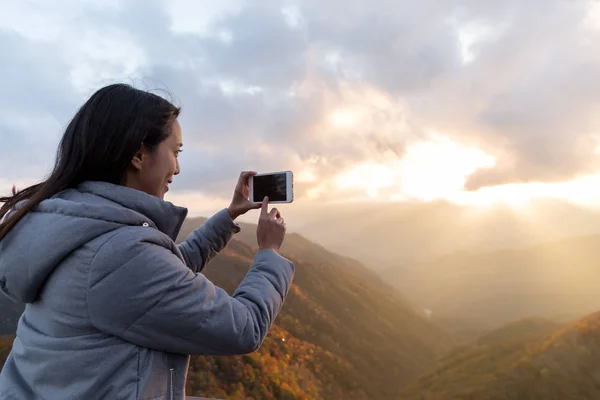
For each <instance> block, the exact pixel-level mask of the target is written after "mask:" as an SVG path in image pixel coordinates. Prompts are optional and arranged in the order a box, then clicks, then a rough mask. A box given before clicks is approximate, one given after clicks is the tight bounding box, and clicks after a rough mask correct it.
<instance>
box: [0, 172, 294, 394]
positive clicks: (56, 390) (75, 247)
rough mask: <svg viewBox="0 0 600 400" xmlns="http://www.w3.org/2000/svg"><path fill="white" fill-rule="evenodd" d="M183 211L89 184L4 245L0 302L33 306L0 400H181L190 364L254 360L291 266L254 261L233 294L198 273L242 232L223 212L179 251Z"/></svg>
mask: <svg viewBox="0 0 600 400" xmlns="http://www.w3.org/2000/svg"><path fill="white" fill-rule="evenodd" d="M186 215H187V210H186V209H185V208H181V207H176V206H174V205H173V204H171V203H169V202H166V201H163V200H160V199H158V198H156V197H153V196H150V195H148V194H146V193H142V192H140V191H137V190H134V189H130V188H126V187H123V186H118V185H112V184H109V183H104V182H85V183H83V184H81V185H80V186H79V187H77V188H76V189H68V190H65V191H63V192H61V193H59V194H58V195H56V196H54V197H53V198H51V199H48V200H45V201H43V202H42V203H40V204H39V205H38V206H37V207H36V208H35V209H34V211H32V212H30V213H28V214H27V215H26V216H25V217H24V218H23V219H22V220H21V221H20V222H19V223H18V224H17V225H16V226H15V228H13V229H12V231H11V232H10V233H9V234H8V235H7V236H6V237H5V238H4V239H3V240H2V241H0V290H1V291H2V292H4V293H5V294H6V295H8V296H9V297H11V298H13V299H15V300H17V301H21V302H25V303H27V305H26V308H25V312H24V314H23V315H22V317H21V319H20V320H19V325H18V328H17V337H16V339H15V342H14V345H13V349H12V351H11V353H10V354H9V356H8V359H7V361H6V364H5V366H4V368H3V369H2V372H1V373H0V399H19V400H22V399H60V400H66V399H183V398H184V397H185V389H184V388H185V379H186V374H187V368H188V363H189V354H218V355H231V354H243V353H249V352H253V351H255V350H256V349H258V348H259V347H260V345H261V343H262V341H263V339H264V338H265V335H266V334H267V331H268V330H269V327H270V326H271V324H272V323H273V321H274V319H275V318H276V316H277V314H278V313H279V312H280V310H281V308H282V306H283V302H284V299H285V297H286V295H287V293H288V291H289V289H290V285H291V282H292V278H293V275H294V265H293V264H292V263H291V262H290V261H288V260H287V259H285V258H283V257H281V256H280V255H278V254H277V253H275V252H274V251H271V250H262V251H259V252H258V253H257V254H256V256H255V258H254V262H253V263H252V265H251V267H250V270H249V272H248V274H247V275H246V277H245V278H244V280H243V281H242V283H241V284H240V285H239V287H238V288H237V290H236V291H235V293H233V295H232V296H229V295H228V294H227V293H226V292H225V291H223V290H222V289H220V288H218V287H216V286H215V285H213V284H212V283H211V282H210V281H209V280H208V279H207V278H206V277H205V276H204V275H203V274H201V273H200V271H201V270H202V268H204V266H205V265H206V264H207V263H208V262H209V261H210V260H211V258H213V257H214V256H215V255H216V254H217V253H218V252H219V251H220V250H222V249H223V248H224V247H225V245H226V244H227V243H228V241H229V240H230V239H231V237H232V236H233V234H234V233H236V232H238V231H239V227H238V226H237V225H236V224H234V223H233V221H232V220H231V217H230V216H229V213H227V211H226V210H222V211H220V212H218V213H217V214H215V215H214V216H213V217H212V218H210V219H209V220H208V221H207V222H206V223H205V224H204V225H203V226H202V227H200V228H199V229H197V230H196V231H194V232H193V233H191V234H190V236H189V237H188V238H187V240H186V241H185V242H183V243H181V244H180V245H176V244H175V243H174V240H175V238H176V236H177V234H178V232H179V229H180V228H181V225H182V223H183V220H184V219H185V217H186Z"/></svg>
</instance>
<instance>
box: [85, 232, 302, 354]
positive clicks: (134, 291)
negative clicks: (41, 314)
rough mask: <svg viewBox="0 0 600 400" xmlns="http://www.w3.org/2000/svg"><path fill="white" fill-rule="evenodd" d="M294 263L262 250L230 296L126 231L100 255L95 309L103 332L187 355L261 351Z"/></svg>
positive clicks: (91, 305)
mask: <svg viewBox="0 0 600 400" xmlns="http://www.w3.org/2000/svg"><path fill="white" fill-rule="evenodd" d="M293 275H294V265H293V263H291V262H290V261H288V260H287V259H285V258H284V257H282V256H280V255H279V254H277V253H276V252H274V251H272V250H261V251H259V252H258V253H257V254H256V256H255V258H254V261H253V262H252V265H251V266H250V269H249V271H248V273H247V274H246V276H245V278H244V280H243V281H242V282H241V283H240V285H239V287H238V288H237V289H236V290H235V292H234V293H233V295H232V296H229V295H228V294H227V292H225V291H224V290H223V289H221V288H218V287H216V286H215V285H214V284H213V283H212V282H211V281H209V280H208V279H207V278H206V277H205V276H204V275H203V274H201V273H193V272H192V271H191V270H190V269H189V268H188V267H187V266H186V265H185V264H184V263H183V262H182V261H181V259H180V258H178V257H177V256H176V255H175V254H174V253H173V252H171V251H169V250H168V249H166V248H164V247H162V246H160V245H159V244H154V243H149V242H147V241H141V240H140V239H139V235H137V240H136V236H134V235H132V234H130V233H127V232H125V233H120V234H116V235H115V236H113V237H112V238H111V239H109V240H108V241H107V242H106V243H105V244H104V245H103V246H102V247H101V249H100V250H98V252H97V253H96V255H95V257H94V259H93V261H92V263H91V266H90V276H89V281H88V297H87V302H88V311H89V314H90V319H91V322H92V324H93V325H94V326H96V327H97V328H98V329H99V330H101V331H103V332H106V333H108V334H111V335H114V336H118V337H120V338H123V339H124V340H126V341H128V342H131V343H134V344H136V345H138V346H141V347H147V348H153V349H156V350H161V351H166V352H171V353H180V354H205V355H211V354H212V355H233V354H246V353H251V352H253V351H256V350H257V349H258V348H259V347H260V345H261V344H262V342H263V340H264V338H265V336H266V335H267V333H268V330H269V328H270V327H271V325H272V324H273V321H274V320H275V318H276V317H277V315H278V314H279V312H280V311H281V308H282V306H283V303H284V299H285V298H286V296H287V293H288V292H289V289H290V286H291V283H292V279H293Z"/></svg>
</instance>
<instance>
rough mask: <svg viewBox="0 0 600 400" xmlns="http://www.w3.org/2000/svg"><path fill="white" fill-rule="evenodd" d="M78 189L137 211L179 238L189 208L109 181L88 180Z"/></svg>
mask: <svg viewBox="0 0 600 400" xmlns="http://www.w3.org/2000/svg"><path fill="white" fill-rule="evenodd" d="M77 190H78V191H80V192H82V193H89V194H93V195H96V196H99V197H102V198H105V199H107V200H110V201H112V202H114V203H117V204H119V205H121V206H123V207H125V208H128V209H130V210H132V211H135V212H137V213H139V214H141V215H142V216H144V217H146V218H147V219H148V221H147V222H148V224H149V225H150V226H153V227H154V228H156V229H158V230H159V231H161V232H163V233H164V234H166V235H167V236H169V237H170V238H171V239H172V240H175V239H176V238H177V235H178V234H179V230H180V229H181V225H182V224H183V221H184V220H185V218H186V216H187V213H188V210H187V208H184V207H178V206H176V205H174V204H173V203H171V202H168V201H165V200H162V199H159V198H158V197H156V196H152V195H149V194H148V193H145V192H142V191H140V190H137V189H132V188H129V187H126V186H121V185H115V184H112V183H108V182H99V181H86V182H83V183H81V184H80V185H79V186H78V187H77Z"/></svg>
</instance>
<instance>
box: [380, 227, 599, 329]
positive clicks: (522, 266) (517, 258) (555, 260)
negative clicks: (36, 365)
mask: <svg viewBox="0 0 600 400" xmlns="http://www.w3.org/2000/svg"><path fill="white" fill-rule="evenodd" d="M598 249H600V235H594V236H586V237H580V238H573V239H569V240H563V241H559V242H553V243H546V244H543V245H538V246H535V247H530V248H527V249H522V250H500V251H494V252H488V253H470V252H464V251H463V252H455V253H453V254H451V255H448V256H445V257H440V258H438V259H436V260H434V261H431V262H423V263H419V264H414V265H412V266H410V267H405V268H400V267H398V268H396V269H393V270H389V271H388V272H387V275H386V276H387V277H388V278H389V279H388V281H390V282H393V283H395V285H396V287H397V288H399V290H400V291H401V292H402V293H403V294H404V295H406V296H407V297H408V298H409V299H411V301H413V302H414V303H415V304H417V305H418V306H420V307H421V308H425V309H430V310H431V311H432V317H433V321H437V320H438V319H441V320H444V319H445V318H464V319H471V320H478V321H480V322H481V323H482V324H483V325H484V326H487V327H490V326H496V325H498V324H502V323H505V322H508V321H511V320H515V319H519V318H525V317H529V316H539V317H546V318H552V319H555V317H558V316H566V315H568V316H572V315H576V316H577V315H584V314H587V313H590V312H594V311H595V310H598V309H600V296H599V295H598V282H600V253H599V251H598Z"/></svg>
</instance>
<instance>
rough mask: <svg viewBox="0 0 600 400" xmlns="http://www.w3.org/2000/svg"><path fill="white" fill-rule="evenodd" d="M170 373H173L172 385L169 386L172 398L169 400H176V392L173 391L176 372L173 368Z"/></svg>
mask: <svg viewBox="0 0 600 400" xmlns="http://www.w3.org/2000/svg"><path fill="white" fill-rule="evenodd" d="M170 373H171V384H170V385H169V387H170V395H171V397H169V399H170V400H174V399H175V393H174V390H173V381H174V380H175V379H174V377H175V370H174V369H173V368H171V370H170Z"/></svg>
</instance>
